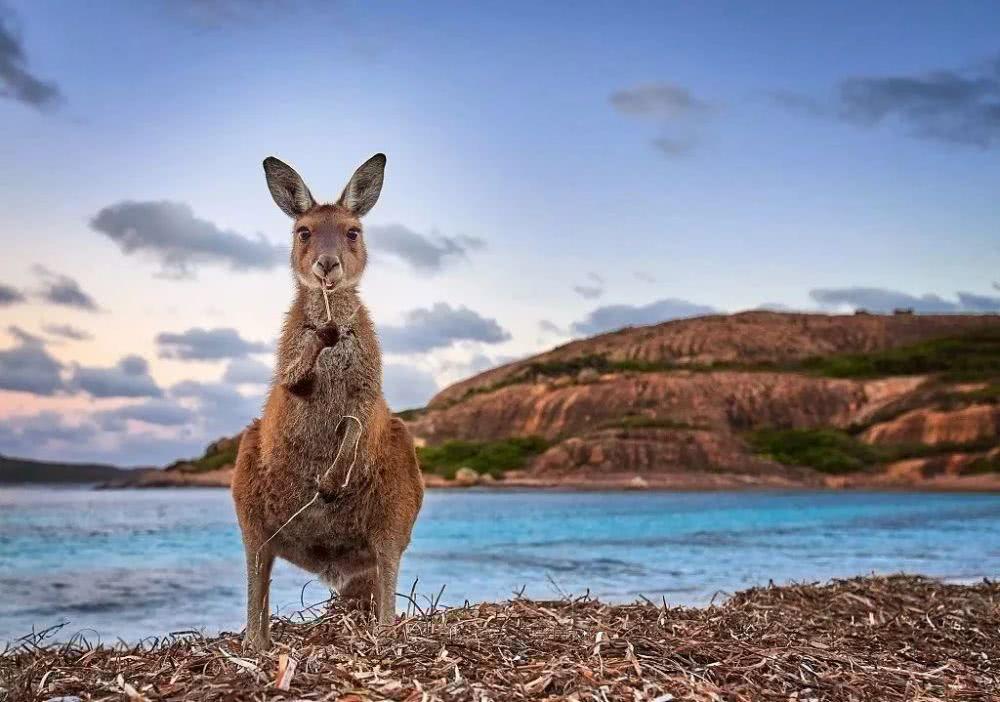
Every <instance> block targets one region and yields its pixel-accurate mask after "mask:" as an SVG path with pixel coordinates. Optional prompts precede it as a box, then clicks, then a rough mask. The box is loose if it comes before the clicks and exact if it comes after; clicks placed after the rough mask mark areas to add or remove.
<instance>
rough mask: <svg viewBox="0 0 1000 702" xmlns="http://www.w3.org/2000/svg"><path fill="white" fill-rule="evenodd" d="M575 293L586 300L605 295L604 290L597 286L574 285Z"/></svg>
mask: <svg viewBox="0 0 1000 702" xmlns="http://www.w3.org/2000/svg"><path fill="white" fill-rule="evenodd" d="M573 292H575V293H576V294H577V295H579V296H580V297H582V298H584V299H586V300H593V299H596V298H598V297H600V296H601V295H603V294H604V289H603V288H600V287H598V286H596V285H574V286H573Z"/></svg>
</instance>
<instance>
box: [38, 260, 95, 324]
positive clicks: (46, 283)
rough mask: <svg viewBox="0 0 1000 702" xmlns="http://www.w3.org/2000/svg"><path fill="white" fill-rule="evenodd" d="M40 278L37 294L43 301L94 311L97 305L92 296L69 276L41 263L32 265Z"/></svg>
mask: <svg viewBox="0 0 1000 702" xmlns="http://www.w3.org/2000/svg"><path fill="white" fill-rule="evenodd" d="M32 269H33V270H34V271H35V273H36V274H37V275H38V276H39V277H40V278H41V279H42V289H41V290H40V291H39V293H38V296H39V297H40V298H41V299H42V300H44V301H45V302H49V303H51V304H53V305H63V306H65V307H75V308H77V309H81V310H87V311H88V312H96V311H97V309H98V307H97V303H96V302H94V298H92V297H91V296H90V295H88V294H87V293H85V292H84V291H83V290H82V289H81V288H80V284H79V283H77V282H76V281H75V280H73V279H72V278H70V277H69V276H66V275H62V274H61V273H56V272H54V271H50V270H49V269H48V268H46V267H45V266H42V265H38V264H36V265H35V266H33V267H32Z"/></svg>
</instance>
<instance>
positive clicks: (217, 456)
mask: <svg viewBox="0 0 1000 702" xmlns="http://www.w3.org/2000/svg"><path fill="white" fill-rule="evenodd" d="M231 443H232V445H230V446H224V447H223V448H222V449H221V450H215V451H211V452H208V451H206V452H205V455H203V456H201V457H200V458H195V459H192V460H190V461H177V462H176V463H173V464H171V465H169V466H167V468H166V469H167V470H179V471H181V472H183V473H207V472H209V471H212V470H216V469H218V468H222V467H223V466H225V465H232V464H235V463H236V453H237V451H239V448H240V446H239V442H238V441H233V442H231ZM209 448H211V447H209Z"/></svg>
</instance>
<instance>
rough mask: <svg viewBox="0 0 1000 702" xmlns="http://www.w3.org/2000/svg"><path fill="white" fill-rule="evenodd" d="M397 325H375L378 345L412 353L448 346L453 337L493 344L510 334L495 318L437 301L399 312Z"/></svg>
mask: <svg viewBox="0 0 1000 702" xmlns="http://www.w3.org/2000/svg"><path fill="white" fill-rule="evenodd" d="M403 318H404V323H403V324H402V325H400V326H392V325H390V326H384V327H381V328H380V329H379V336H380V338H381V340H382V347H383V348H384V349H385V350H386V351H388V352H390V353H412V352H421V351H430V350H431V349H436V348H443V347H446V346H450V345H451V344H452V343H454V342H456V341H481V342H483V343H486V344H497V343H500V342H501V341H507V340H509V339H510V338H511V336H510V332H508V331H507V330H505V329H504V328H503V327H501V326H500V325H499V324H498V323H497V321H496V320H495V319H490V318H487V317H482V316H480V315H479V314H478V313H477V312H474V311H473V310H470V309H469V308H468V307H452V306H451V305H449V304H447V303H444V302H438V303H436V304H435V305H434V306H433V307H431V308H430V309H415V310H410V311H409V312H406V313H405V314H404V315H403Z"/></svg>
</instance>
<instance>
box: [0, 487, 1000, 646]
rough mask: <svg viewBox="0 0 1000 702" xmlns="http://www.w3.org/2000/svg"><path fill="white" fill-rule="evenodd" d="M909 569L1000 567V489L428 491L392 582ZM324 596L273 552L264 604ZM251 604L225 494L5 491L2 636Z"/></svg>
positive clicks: (84, 630)
mask: <svg viewBox="0 0 1000 702" xmlns="http://www.w3.org/2000/svg"><path fill="white" fill-rule="evenodd" d="M900 571H906V572H913V573H924V574H929V575H935V576H940V577H944V578H947V579H950V580H956V581H971V580H977V579H979V578H983V577H990V578H997V577H998V576H1000V495H988V494H910V493H859V492H684V493H667V492H618V493H594V492H548V491H492V492H489V491H477V490H464V491H458V490H456V491H452V490H433V491H429V492H428V494H427V496H426V500H425V502H424V508H423V512H422V513H421V515H420V518H419V520H418V522H417V526H416V529H415V532H414V536H413V542H412V544H411V546H410V549H409V550H408V551H407V553H406V555H405V556H404V559H403V567H402V573H401V576H400V584H399V585H400V586H399V589H400V590H405V591H407V592H409V591H410V589H411V586H413V585H414V583H416V592H417V593H418V596H417V601H418V602H419V603H421V606H426V604H427V602H428V600H429V599H430V598H436V597H438V596H439V595H440V600H441V602H442V603H443V604H449V605H458V604H462V603H463V602H464V601H465V600H469V601H471V602H478V601H483V600H497V599H506V598H509V597H510V596H511V595H512V593H515V592H523V593H524V594H525V595H526V596H531V597H539V598H555V597H559V596H560V595H561V594H562V593H572V594H582V593H584V592H588V591H589V592H590V593H591V594H592V595H596V596H598V597H600V598H601V599H604V600H608V601H634V600H635V599H637V598H638V597H639V596H640V595H642V596H645V597H647V598H649V599H651V600H654V601H656V602H660V601H661V598H665V599H666V601H667V602H668V603H671V604H706V603H708V602H710V601H711V600H712V599H713V598H716V599H717V600H718V599H719V598H722V597H725V595H726V594H728V593H732V592H734V591H736V590H740V589H744V588H747V587H750V586H753V585H767V584H768V582H769V581H774V582H775V583H785V582H788V581H792V580H794V581H816V580H826V579H828V578H833V577H847V576H853V575H859V574H866V573H871V572H877V573H894V572H900ZM441 588H444V591H443V593H442V592H441ZM327 596H328V593H327V591H326V589H325V588H324V587H323V585H322V584H321V583H319V582H318V581H316V580H314V579H313V578H312V576H311V575H309V574H308V573H305V572H303V571H300V570H298V569H296V568H294V567H293V566H291V565H289V564H287V563H284V562H280V561H279V563H278V565H277V567H276V569H275V574H274V581H273V589H272V597H271V602H272V609H277V610H278V611H280V612H281V613H283V614H286V615H291V614H292V613H294V612H296V611H298V610H301V609H302V608H303V606H304V605H312V604H315V603H318V602H321V601H323V600H325V599H326V598H327ZM244 603H245V596H244V564H243V548H242V545H241V543H240V535H239V530H238V528H237V526H236V519H235V516H234V514H233V508H232V503H231V500H230V496H229V493H228V491H225V490H213V489H202V490H197V489H189V490H183V489H177V490H171V489H163V490H121V491H119V490H105V491H99V490H92V489H89V488H85V487H72V488H65V487H14V488H9V487H7V488H0V648H2V645H3V642H7V641H13V640H14V639H16V638H18V637H20V636H22V635H24V634H27V633H29V632H32V631H39V630H42V629H45V628H47V627H50V626H52V625H55V624H64V626H63V627H62V628H61V629H60V630H59V631H58V632H55V633H54V638H55V639H56V640H66V639H69V638H70V637H72V636H74V635H75V634H80V635H82V636H84V637H86V638H87V639H88V640H89V641H91V642H96V641H99V640H100V641H104V642H114V641H116V640H117V639H118V638H119V637H120V638H122V639H124V640H126V641H137V640H139V639H141V638H143V637H146V636H153V635H156V636H159V635H163V634H166V633H169V632H175V631H182V630H199V631H202V632H204V633H207V634H211V633H215V632H218V631H220V630H230V631H233V630H239V629H240V628H241V627H242V626H243V617H244ZM398 605H399V608H400V609H403V608H405V606H406V601H405V600H404V599H403V598H400V599H399V600H398Z"/></svg>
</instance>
